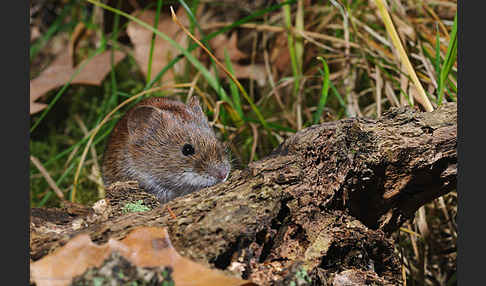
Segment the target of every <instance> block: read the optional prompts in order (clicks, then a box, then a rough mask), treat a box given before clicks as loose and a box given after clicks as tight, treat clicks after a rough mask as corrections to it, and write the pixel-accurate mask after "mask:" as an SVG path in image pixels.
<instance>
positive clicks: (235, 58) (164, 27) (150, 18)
mask: <svg viewBox="0 0 486 286" xmlns="http://www.w3.org/2000/svg"><path fill="white" fill-rule="evenodd" d="M132 15H133V16H134V17H137V18H138V19H140V20H141V21H143V22H146V23H148V24H151V25H153V24H154V21H155V16H156V13H155V11H151V10H137V11H135V12H133V13H132ZM176 15H177V19H179V21H180V22H181V23H182V24H183V25H184V26H186V27H187V26H189V19H188V17H187V15H186V13H185V11H184V9H182V8H179V9H178V10H177V13H176ZM161 16H162V17H160V18H159V23H158V25H157V29H158V30H159V31H161V32H163V33H165V34H166V35H167V36H169V37H170V38H172V39H173V40H174V41H175V42H177V43H178V44H180V45H181V46H182V47H187V46H188V41H189V39H188V36H187V35H186V34H184V32H183V31H182V30H181V29H180V28H179V27H178V26H177V24H176V23H175V22H173V21H172V19H171V17H169V16H167V15H161ZM127 34H128V36H129V38H130V41H131V42H132V44H133V46H134V58H135V61H136V62H137V64H138V65H139V67H140V69H141V71H142V73H143V74H144V75H145V76H147V74H148V64H149V55H150V49H151V45H152V35H153V33H152V31H150V30H148V29H147V28H145V27H142V26H141V25H139V24H137V23H135V22H130V23H129V24H128V26H127ZM197 34H198V33H197V31H196V37H198V38H200V37H199V36H197ZM237 43H238V38H237V34H236V33H233V34H232V35H231V36H230V37H229V38H228V36H226V35H223V34H219V35H217V36H215V37H214V38H212V39H211V40H210V41H209V44H210V46H211V48H212V49H213V51H214V54H215V56H216V57H217V58H218V59H219V60H220V61H222V62H224V61H225V50H226V52H227V53H228V57H229V59H230V60H231V65H232V67H233V70H234V73H235V76H236V77H237V78H248V79H253V80H256V81H257V82H258V83H259V84H260V85H264V84H265V82H264V79H265V69H264V65H262V64H254V65H242V64H240V63H239V61H240V60H244V59H248V57H249V56H248V55H247V54H245V53H243V52H242V51H240V50H239V49H238V47H237ZM179 54H180V51H179V50H178V49H177V48H175V47H173V46H172V45H171V44H170V43H168V42H166V41H165V40H163V39H162V38H160V37H155V42H154V49H153V55H152V67H151V75H150V77H151V80H152V79H154V78H155V76H156V75H157V74H158V73H159V72H160V71H161V70H162V69H163V68H164V67H165V66H166V65H167V64H168V63H169V62H170V61H171V60H172V59H173V58H175V57H177V56H178V55H179ZM199 58H200V60H203V59H205V60H206V62H207V63H209V58H208V57H205V55H201V56H200V57H199ZM184 66H185V63H184V61H183V60H181V61H179V62H178V63H176V64H175V65H174V67H173V69H171V70H169V71H168V72H166V73H165V74H164V75H163V77H162V79H161V80H162V81H164V82H171V81H173V80H174V77H175V76H176V75H178V74H182V73H183V69H184ZM220 75H221V76H222V77H225V74H224V73H223V72H222V71H220Z"/></svg>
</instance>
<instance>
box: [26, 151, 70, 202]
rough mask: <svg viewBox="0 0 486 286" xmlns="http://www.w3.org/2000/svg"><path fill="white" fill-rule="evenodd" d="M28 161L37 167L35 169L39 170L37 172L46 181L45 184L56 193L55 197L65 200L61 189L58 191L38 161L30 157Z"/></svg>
mask: <svg viewBox="0 0 486 286" xmlns="http://www.w3.org/2000/svg"><path fill="white" fill-rule="evenodd" d="M30 160H31V161H32V163H34V165H35V166H36V167H37V169H39V172H41V174H42V176H43V177H44V179H46V182H47V184H48V185H49V187H51V189H52V190H53V191H54V192H55V193H56V195H57V196H58V197H59V199H61V200H62V201H64V200H65V199H64V194H63V193H62V191H61V189H59V187H58V186H57V185H56V182H54V180H53V179H52V177H51V175H49V172H47V170H46V169H45V168H44V166H42V163H41V162H40V161H39V159H37V158H36V157H34V156H32V155H30Z"/></svg>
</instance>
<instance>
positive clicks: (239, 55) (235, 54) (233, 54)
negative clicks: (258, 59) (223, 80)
mask: <svg viewBox="0 0 486 286" xmlns="http://www.w3.org/2000/svg"><path fill="white" fill-rule="evenodd" d="M237 42H238V35H237V33H233V34H231V37H230V38H229V39H228V37H226V35H223V34H219V35H217V36H216V37H214V38H212V39H211V40H210V41H209V43H210V44H211V47H212V48H213V50H214V55H215V56H216V57H217V58H218V59H219V60H223V61H224V59H225V56H224V50H225V49H226V51H227V53H228V57H229V58H230V60H231V61H232V62H234V61H239V60H241V59H246V58H248V55H247V54H245V53H243V52H242V51H240V50H239V49H238V46H237ZM235 72H236V71H235Z"/></svg>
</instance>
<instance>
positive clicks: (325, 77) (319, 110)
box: [314, 57, 329, 124]
mask: <svg viewBox="0 0 486 286" xmlns="http://www.w3.org/2000/svg"><path fill="white" fill-rule="evenodd" d="M317 59H318V60H320V61H321V62H322V66H323V67H324V71H322V70H321V69H319V72H320V73H321V75H322V78H323V81H322V91H321V97H320V98H319V104H318V106H317V110H316V113H314V124H317V123H319V119H320V118H321V115H322V112H323V111H324V106H325V105H326V102H327V95H328V93H329V67H328V66H327V63H326V61H325V60H324V58H322V57H317Z"/></svg>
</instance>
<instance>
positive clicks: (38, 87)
mask: <svg viewBox="0 0 486 286" xmlns="http://www.w3.org/2000/svg"><path fill="white" fill-rule="evenodd" d="M124 57H125V54H124V53H122V52H120V51H115V55H114V65H116V64H117V63H118V62H120V61H121V60H122V59H123V58H124ZM82 64H83V62H82V63H80V65H82ZM78 66H79V65H78ZM76 68H77V67H73V65H72V58H71V57H70V56H69V50H68V49H66V50H65V51H64V52H63V53H61V54H60V55H58V56H57V58H56V59H55V60H54V62H52V64H51V65H50V66H49V67H48V68H46V69H45V70H44V71H43V72H42V73H41V74H40V75H39V76H38V77H36V78H35V79H33V80H31V81H30V114H34V113H36V112H39V111H41V110H42V109H44V108H46V107H47V105H46V104H42V103H37V102H35V101H36V100H37V99H39V98H40V97H41V96H42V95H44V94H45V93H46V92H48V91H49V90H51V89H54V88H57V87H60V86H63V85H64V84H66V82H68V81H69V79H70V78H71V76H72V75H73V74H74V72H75V70H76ZM110 69H111V51H105V52H103V53H101V54H99V55H97V56H95V57H93V58H92V59H91V60H90V61H89V62H88V63H87V64H86V65H85V66H84V68H83V69H82V70H81V72H79V73H78V74H77V75H76V76H75V77H74V79H73V80H72V81H71V84H88V85H99V84H101V82H102V81H103V79H104V78H105V76H106V75H107V74H108V72H109V71H110Z"/></svg>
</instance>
